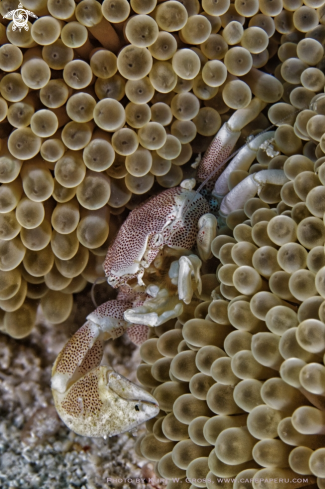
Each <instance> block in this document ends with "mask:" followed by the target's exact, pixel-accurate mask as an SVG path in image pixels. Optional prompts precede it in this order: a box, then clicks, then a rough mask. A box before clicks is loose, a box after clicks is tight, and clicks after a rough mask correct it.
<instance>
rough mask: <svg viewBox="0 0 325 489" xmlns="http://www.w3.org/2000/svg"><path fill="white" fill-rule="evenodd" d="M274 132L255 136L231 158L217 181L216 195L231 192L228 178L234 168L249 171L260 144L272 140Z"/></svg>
mask: <svg viewBox="0 0 325 489" xmlns="http://www.w3.org/2000/svg"><path fill="white" fill-rule="evenodd" d="M274 133H275V131H268V132H263V133H262V134H258V135H257V136H256V137H253V138H252V139H251V140H250V141H247V143H246V144H245V146H243V148H241V149H240V150H239V151H238V153H237V154H236V156H235V157H234V158H233V159H232V160H231V162H230V163H229V165H228V166H227V168H226V169H225V170H224V171H223V172H222V174H221V175H220V177H219V178H218V180H217V181H216V183H215V185H214V189H213V192H212V194H213V195H214V196H215V197H223V196H224V195H226V194H227V193H228V192H229V188H228V178H229V175H230V174H231V172H233V171H234V170H244V171H247V170H248V169H249V167H250V165H251V163H253V161H254V159H255V157H256V153H257V151H258V149H259V148H260V146H261V145H263V144H264V143H265V142H266V141H270V140H271V139H272V138H273V137H274ZM250 137H252V136H250Z"/></svg>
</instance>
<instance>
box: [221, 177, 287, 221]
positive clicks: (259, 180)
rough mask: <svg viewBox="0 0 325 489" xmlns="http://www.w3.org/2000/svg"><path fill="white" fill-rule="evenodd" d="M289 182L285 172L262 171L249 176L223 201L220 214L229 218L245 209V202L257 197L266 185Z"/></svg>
mask: <svg viewBox="0 0 325 489" xmlns="http://www.w3.org/2000/svg"><path fill="white" fill-rule="evenodd" d="M288 180H289V179H288V178H287V177H286V175H285V173H284V171H283V170H262V171H260V172H258V173H254V174H253V175H249V176H248V177H246V178H245V179H244V180H242V181H241V182H240V183H239V184H238V185H236V187H234V188H233V189H232V190H231V191H230V192H229V193H228V194H227V195H226V196H225V197H224V198H223V199H222V202H221V206H220V214H221V215H222V216H228V215H229V214H230V212H232V211H235V210H237V209H243V208H244V205H245V202H246V201H247V200H248V199H251V198H253V197H255V195H256V194H257V193H259V192H260V190H261V189H262V187H263V186H264V185H266V184H268V183H269V184H273V185H284V184H285V183H286V182H288Z"/></svg>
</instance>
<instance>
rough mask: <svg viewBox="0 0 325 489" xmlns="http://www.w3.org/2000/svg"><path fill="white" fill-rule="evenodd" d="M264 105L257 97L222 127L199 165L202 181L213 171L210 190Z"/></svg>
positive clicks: (199, 177) (199, 176)
mask: <svg viewBox="0 0 325 489" xmlns="http://www.w3.org/2000/svg"><path fill="white" fill-rule="evenodd" d="M264 107H266V103H265V102H263V101H262V100H260V99H258V98H257V97H255V98H254V99H253V100H252V101H251V102H250V104H249V105H248V106H247V107H245V108H244V109H239V110H236V112H234V114H233V115H232V116H231V117H230V118H229V120H228V121H227V122H225V124H224V125H223V126H222V127H221V129H220V130H219V132H218V133H217V135H216V137H215V138H214V139H213V141H212V143H211V144H210V146H209V148H208V149H207V151H206V152H205V155H204V157H203V158H202V160H201V161H200V164H199V166H198V172H197V179H198V180H199V181H201V182H203V181H205V180H206V179H207V178H209V177H210V175H211V174H212V173H213V176H212V177H211V179H210V180H209V184H208V190H212V189H213V185H214V183H215V181H216V180H217V178H218V176H219V175H220V174H221V173H222V171H223V167H224V165H225V163H226V160H227V158H228V157H229V156H230V154H231V152H232V150H233V149H234V147H235V144H236V143H237V141H238V138H239V136H240V134H241V130H242V129H243V127H245V126H246V125H247V124H249V122H251V121H253V120H254V119H255V118H256V117H257V116H258V115H259V113H260V112H261V110H263V109H264ZM216 170H218V171H216Z"/></svg>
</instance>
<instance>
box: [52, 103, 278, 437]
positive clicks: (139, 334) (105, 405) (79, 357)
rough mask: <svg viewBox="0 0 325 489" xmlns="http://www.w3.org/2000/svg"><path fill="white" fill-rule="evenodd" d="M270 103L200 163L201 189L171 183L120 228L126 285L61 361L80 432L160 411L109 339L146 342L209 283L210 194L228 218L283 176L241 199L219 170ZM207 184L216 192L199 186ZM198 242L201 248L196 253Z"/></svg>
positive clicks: (56, 374) (227, 128)
mask: <svg viewBox="0 0 325 489" xmlns="http://www.w3.org/2000/svg"><path fill="white" fill-rule="evenodd" d="M265 106H266V104H265V103H264V102H262V101H261V100H259V99H257V98H255V99H253V100H252V102H251V103H250V104H249V106H248V107H246V108H245V109H240V110H237V111H236V112H235V113H234V114H233V115H232V116H231V117H230V119H229V120H228V121H227V122H226V123H225V124H224V125H223V126H222V127H221V129H220V130H219V132H218V133H217V135H216V137H215V138H214V140H213V141H212V143H211V145H210V147H209V148H208V150H207V151H206V153H205V155H204V157H203V158H202V159H201V161H200V162H199V165H198V171H197V180H198V181H199V182H200V183H201V185H200V186H199V189H198V190H194V186H195V185H196V182H195V181H194V180H187V181H184V182H183V183H182V184H181V186H180V187H176V188H171V189H168V190H165V191H163V192H162V193H161V194H158V195H156V196H154V197H152V198H151V199H149V200H148V201H147V202H145V203H144V204H142V205H141V206H139V207H138V208H136V209H135V210H133V211H132V212H131V213H130V215H129V216H128V218H127V219H126V221H125V223H124V224H123V225H122V227H121V228H120V230H119V232H118V234H117V237H116V239H115V241H114V242H113V244H112V245H111V246H110V248H109V249H108V252H107V256H106V260H105V263H104V269H105V274H106V277H107V281H108V283H109V284H110V285H111V286H112V287H114V288H118V287H119V292H118V295H117V299H116V300H111V301H108V302H106V303H105V304H102V305H101V306H99V307H98V308H97V309H96V310H95V311H94V312H93V313H91V314H90V315H89V316H88V317H87V320H86V322H85V324H84V325H83V326H82V327H81V328H80V329H79V330H78V331H77V332H76V333H75V335H74V336H73V337H72V338H71V339H70V340H69V341H68V343H67V344H66V345H65V347H64V348H63V350H62V351H61V353H60V354H59V356H58V358H57V359H56V362H55V364H54V367H53V372H52V392H53V396H54V401H55V406H56V409H57V411H58V414H59V415H60V417H61V419H62V420H63V421H64V423H65V424H66V425H67V426H68V427H69V428H71V429H72V430H73V431H75V432H76V433H78V434H81V435H85V436H97V437H99V436H112V435H115V434H118V433H122V432H125V431H129V430H130V429H132V428H134V427H136V426H137V425H139V424H141V423H143V422H144V421H146V420H148V419H150V418H151V417H154V416H156V415H157V413H158V412H159V406H158V404H157V401H156V400H155V399H154V397H153V396H151V395H150V394H149V393H148V392H147V391H146V390H144V389H143V388H141V387H140V386H138V385H136V384H134V383H132V382H130V381H129V380H127V379H126V378H124V377H122V376H121V375H119V374H118V373H116V372H114V371H113V369H112V368H110V367H108V366H103V365H100V364H101V360H102V353H103V342H104V341H106V340H108V339H110V338H112V339H114V338H117V337H118V336H120V335H122V334H123V333H124V332H125V331H127V333H128V335H129V337H130V338H131V339H132V341H134V342H135V343H136V344H141V343H142V342H143V341H145V340H146V339H147V337H148V331H149V328H150V327H152V326H157V325H160V324H162V323H164V322H165V321H167V320H169V319H171V318H173V317H175V318H176V317H177V316H179V315H180V314H181V312H182V308H183V303H189V302H190V301H191V298H192V295H193V292H194V291H195V290H196V289H197V290H198V291H200V286H201V279H200V267H201V265H202V260H204V261H205V260H207V259H208V258H209V256H210V245H211V242H212V240H213V239H214V237H215V236H216V233H217V218H216V217H215V216H214V215H213V214H212V213H210V212H209V210H210V207H209V200H210V203H211V202H216V201H217V202H218V201H221V208H220V211H219V213H218V219H220V218H222V214H224V215H227V214H228V213H229V212H231V210H235V209H238V208H240V207H241V206H243V204H242V203H243V202H245V199H246V198H249V197H251V196H252V194H253V195H255V194H256V192H258V190H259V187H260V186H261V185H263V182H266V181H269V180H270V179H271V180H270V181H272V178H273V179H274V178H278V179H279V178H281V177H283V175H282V173H283V172H282V171H281V170H271V172H272V171H273V172H274V171H275V172H280V173H281V176H280V174H277V175H276V176H274V175H273V174H272V175H271V174H267V175H264V176H263V178H262V179H261V178H260V180H261V181H259V180H258V179H256V178H255V180H254V181H252V182H251V185H248V186H247V190H246V189H245V187H244V188H242V187H241V190H240V199H239V200H238V192H236V191H235V190H236V188H237V187H235V189H233V190H232V191H231V192H230V193H228V194H227V195H226V196H225V195H223V194H222V191H221V193H220V192H219V188H221V189H223V188H224V185H223V186H222V185H221V184H220V181H219V180H220V179H218V177H219V176H220V174H221V173H222V171H223V169H224V166H225V162H226V161H227V159H230V158H229V156H230V155H231V153H232V151H233V148H234V146H235V144H236V142H237V140H238V138H239V136H240V134H241V129H242V128H243V127H244V126H245V125H246V124H248V123H249V122H250V121H252V120H253V119H255V118H256V117H257V115H258V114H259V113H260V111H261V110H262V109H263V108H264V107H265ZM273 134H274V133H273V132H264V133H262V134H260V135H258V136H257V137H255V138H253V140H250V141H249V142H248V143H247V144H246V145H245V146H244V148H242V150H241V151H240V152H239V153H238V154H237V157H235V158H234V160H233V161H235V163H234V164H233V162H231V163H230V165H229V166H228V168H230V169H233V167H234V166H235V168H236V165H237V166H238V165H239V166H240V167H241V168H244V167H245V166H246V167H247V169H248V167H249V166H250V164H251V163H252V161H253V160H254V157H255V155H256V152H257V150H258V148H259V147H260V146H261V144H264V143H265V142H268V141H272V137H273ZM266 172H268V171H266ZM262 173H263V172H262ZM257 175H258V174H257ZM251 180H252V179H251ZM215 182H216V184H215ZM218 182H219V184H218ZM221 183H222V182H221ZM214 184H215V187H214ZM204 186H205V187H206V188H207V189H208V194H207V192H206V191H205V194H206V196H207V198H206V197H204V196H203V195H201V193H200V190H201V189H202V188H203V187H204ZM213 187H214V190H213ZM227 190H228V189H227ZM254 192H255V194H254ZM225 193H227V191H226V192H225ZM195 244H196V248H197V253H198V255H199V256H197V255H195V254H193V251H192V249H193V247H194V245H195Z"/></svg>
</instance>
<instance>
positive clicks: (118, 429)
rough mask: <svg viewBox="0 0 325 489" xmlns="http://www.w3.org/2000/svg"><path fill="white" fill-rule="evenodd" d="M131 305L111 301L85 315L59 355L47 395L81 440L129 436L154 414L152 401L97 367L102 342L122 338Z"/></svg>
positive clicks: (135, 387)
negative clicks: (83, 320) (125, 311)
mask: <svg viewBox="0 0 325 489" xmlns="http://www.w3.org/2000/svg"><path fill="white" fill-rule="evenodd" d="M130 305H131V303H129V302H125V301H118V300H112V301H108V302H107V303H105V304H103V305H102V306H100V307H99V308H98V309H96V311H94V312H93V313H92V314H90V315H89V316H88V318H87V319H88V320H87V321H86V323H85V324H84V325H83V326H82V327H81V328H80V329H79V330H78V331H77V332H76V333H75V334H74V336H73V337H72V338H71V339H70V340H69V341H68V343H67V344H66V345H65V347H64V348H63V350H62V351H61V353H60V354H59V356H58V358H57V360H56V362H55V364H54V366H53V371H52V393H53V397H54V403H55V407H56V410H57V412H58V414H59V416H60V417H61V419H62V420H63V422H64V423H65V424H66V425H67V426H68V427H69V428H70V429H71V430H73V431H74V432H75V433H78V434H79V435H83V436H94V437H104V436H113V435H116V434H119V433H123V432H125V431H129V430H131V429H133V428H135V427H136V426H138V425H139V424H141V423H143V422H145V421H147V420H148V419H150V418H152V417H154V416H156V415H157V413H158V412H159V407H158V405H157V402H156V400H155V399H154V397H153V396H151V395H150V394H149V393H148V392H147V391H145V390H144V389H143V388H142V387H140V386H138V385H136V384H134V383H133V382H131V381H130V380H128V379H126V378H125V377H123V376H122V375H120V374H118V373H117V372H115V371H114V370H113V369H112V368H111V367H108V366H105V365H100V363H101V360H102V355H103V342H104V340H107V339H109V338H116V337H117V336H120V335H121V334H123V332H124V331H125V330H126V329H127V327H128V326H129V324H128V323H126V321H125V320H124V319H123V314H124V310H125V308H127V307H129V306H130Z"/></svg>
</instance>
